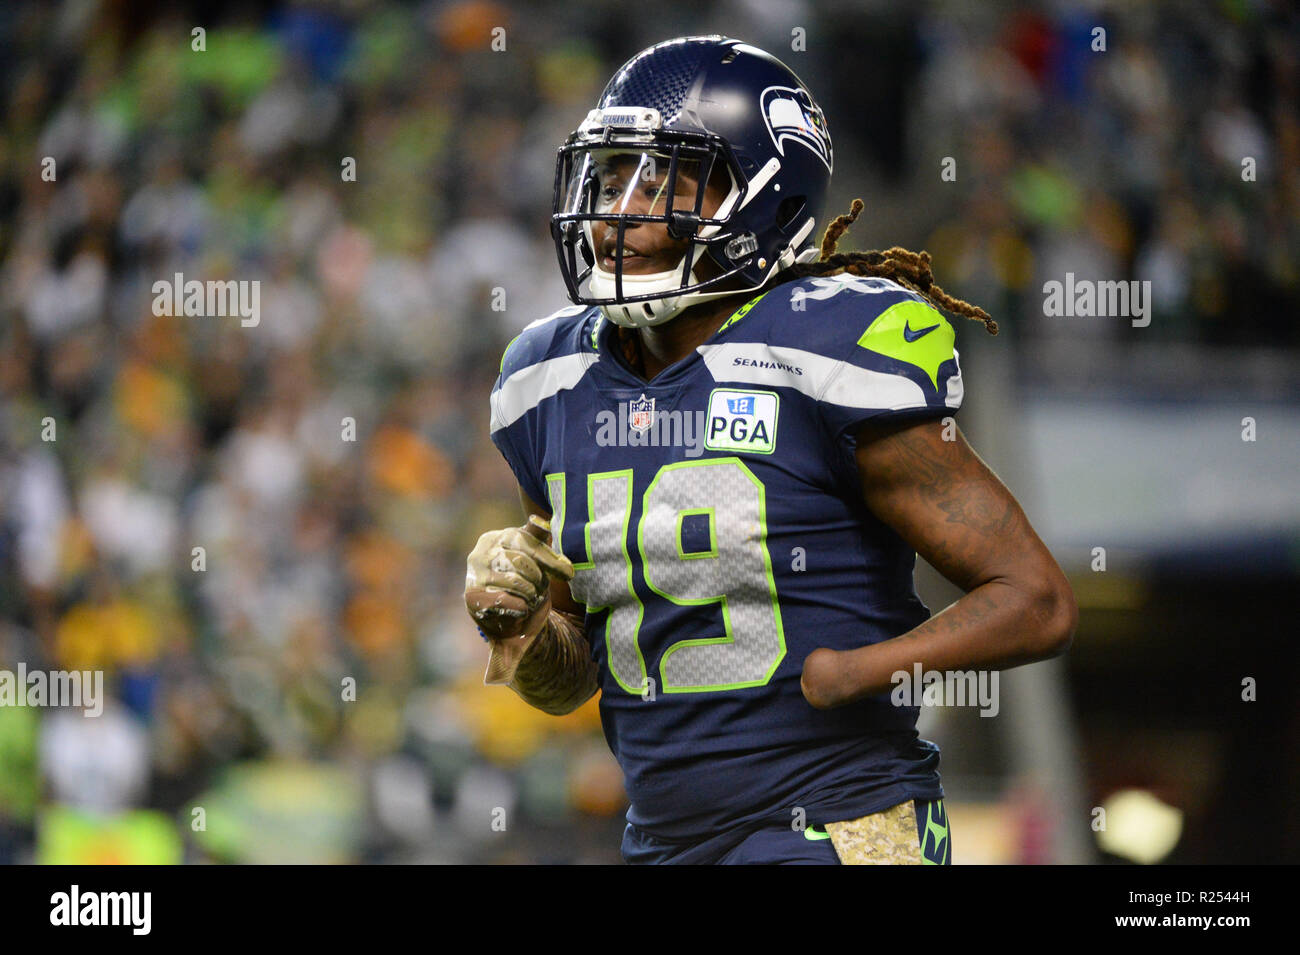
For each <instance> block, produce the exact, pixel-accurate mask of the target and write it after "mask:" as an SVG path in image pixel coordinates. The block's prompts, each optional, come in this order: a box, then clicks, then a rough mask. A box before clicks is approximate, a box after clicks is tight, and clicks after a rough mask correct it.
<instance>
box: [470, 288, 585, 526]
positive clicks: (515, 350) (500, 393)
mask: <svg viewBox="0 0 1300 955" xmlns="http://www.w3.org/2000/svg"><path fill="white" fill-rule="evenodd" d="M589 311H590V310H589V309H588V308H587V307H586V306H581V305H579V306H569V307H566V308H562V309H560V310H559V311H557V312H554V313H552V314H550V315H548V316H546V317H545V318H539V319H538V320H537V321H535V322H533V323H532V324H530V325H528V326H526V327H525V328H524V330H523V331H522V332H520V333H519V334H518V335H517V336H515V338H514V339H513V340H512V341H511V342H510V344H508V345H506V348H505V352H504V353H503V354H502V356H501V368H500V374H499V375H498V376H497V380H496V384H494V385H493V386H492V397H491V400H490V405H491V424H490V426H489V427H490V433H491V436H492V443H493V444H495V445H496V447H497V450H498V451H500V452H501V456H502V457H504V458H505V459H506V463H507V464H509V465H510V470H511V471H513V472H514V475H515V480H517V481H518V482H519V486H520V487H521V488H523V489H524V492H525V493H526V494H527V495H528V496H529V497H530V498H532V499H533V501H535V502H536V503H537V504H540V505H541V506H543V507H548V506H549V505H548V501H549V495H548V494H547V489H546V480H545V478H544V477H543V470H544V467H543V463H542V460H543V454H542V451H543V449H544V448H545V446H546V441H545V440H544V439H543V437H542V434H543V427H544V422H543V414H542V411H543V408H542V407H541V406H543V405H544V404H546V403H547V401H548V399H549V398H551V397H553V396H554V395H555V394H556V393H557V392H559V391H562V390H564V389H566V388H572V387H573V385H574V384H575V383H576V382H577V381H578V379H580V378H581V377H582V374H583V371H584V369H585V367H586V365H587V358H586V356H584V355H583V354H582V353H581V350H580V348H579V347H578V344H577V343H578V342H579V341H580V339H581V320H582V318H583V316H584V315H586V314H587V313H588V312H589Z"/></svg>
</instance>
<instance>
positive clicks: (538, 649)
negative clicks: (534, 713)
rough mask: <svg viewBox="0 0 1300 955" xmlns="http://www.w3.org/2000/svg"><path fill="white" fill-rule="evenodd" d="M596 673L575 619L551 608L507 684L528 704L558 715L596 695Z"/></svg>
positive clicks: (570, 710) (569, 710)
mask: <svg viewBox="0 0 1300 955" xmlns="http://www.w3.org/2000/svg"><path fill="white" fill-rule="evenodd" d="M597 672H598V667H597V665H596V661H595V660H593V659H592V658H591V647H590V645H589V644H588V643H587V640H586V637H584V636H583V633H582V625H581V623H580V622H579V621H578V618H577V617H575V616H573V615H572V614H567V613H562V612H560V611H558V610H552V611H551V612H550V614H549V615H548V616H547V618H546V625H545V626H544V627H543V628H542V632H541V633H539V634H538V635H537V639H536V640H534V641H533V642H532V645H531V646H530V647H529V648H528V649H527V651H525V653H524V655H523V657H522V658H521V659H520V661H519V668H518V669H517V670H516V671H515V676H514V679H513V680H511V681H510V683H509V686H510V689H512V690H514V691H515V692H516V693H517V694H519V696H520V698H521V699H522V700H523V701H524V702H525V703H528V704H529V705H530V706H535V707H537V709H539V710H542V711H543V712H545V713H551V714H552V715H555V716H560V715H563V714H565V713H571V712H573V711H574V710H576V709H577V708H578V707H579V706H581V705H582V704H583V703H586V702H587V701H588V700H589V699H591V698H592V696H594V695H595V693H596V690H597V689H598V687H599V683H598V680H597Z"/></svg>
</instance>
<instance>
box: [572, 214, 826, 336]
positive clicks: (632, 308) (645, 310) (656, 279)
mask: <svg viewBox="0 0 1300 955" xmlns="http://www.w3.org/2000/svg"><path fill="white" fill-rule="evenodd" d="M582 226H583V230H584V231H586V232H587V240H588V242H590V243H591V247H592V248H593V249H594V248H595V245H596V243H595V241H594V237H593V236H592V235H591V232H590V223H588V222H584V223H583V224H582ZM813 226H814V220H813V219H812V218H811V217H810V218H809V219H808V220H807V221H806V222H805V223H804V224H803V227H802V228H801V229H800V230H799V231H798V233H796V235H795V236H794V238H793V240H792V241H791V242H790V244H789V245H787V246H786V247H785V250H784V251H783V252H782V253H781V254H780V255H779V256H777V260H776V261H775V262H773V263H772V268H771V269H770V270H769V271H768V273H767V275H765V276H764V277H763V281H762V282H759V283H758V285H755V286H754V287H753V288H747V289H723V290H721V291H717V292H688V293H686V294H684V295H673V296H667V297H664V298H659V299H654V300H652V301H648V302H629V303H627V304H623V305H602V306H600V310H601V312H602V313H603V314H604V316H605V318H607V319H609V321H611V322H613V323H614V324H615V325H621V326H622V327H623V328H651V327H653V326H655V325H662V324H664V323H665V322H667V321H670V320H672V319H673V318H676V317H677V315H678V314H679V313H681V312H682V311H683V310H685V309H686V308H689V307H690V306H692V305H697V304H699V303H701V302H710V301H713V300H714V299H719V298H726V297H727V296H728V295H739V294H742V293H745V292H755V291H757V290H758V289H760V288H762V287H763V285H764V284H765V283H766V282H767V280H768V279H769V278H771V277H772V275H773V274H774V273H776V272H779V271H781V270H782V269H786V268H789V267H790V266H791V265H793V264H794V263H795V262H796V261H797V262H810V261H812V260H814V259H816V258H817V257H818V255H819V250H818V249H816V248H811V249H806V250H805V251H804V252H803V253H802V254H800V255H796V254H795V249H797V248H798V247H799V246H800V245H801V244H802V243H803V241H804V239H806V238H807V237H808V235H809V233H811V232H812V229H813ZM699 248H701V247H700V246H699V245H697V244H696V243H694V242H692V243H691V244H690V247H689V248H688V249H687V250H686V254H685V255H683V256H682V258H681V261H679V262H678V263H677V265H676V266H674V267H673V268H671V269H669V270H668V271H666V272H655V273H653V274H650V275H624V276H623V292H624V294H625V295H648V294H652V293H654V292H670V291H672V290H673V289H675V288H677V287H678V283H679V281H680V280H679V278H678V277H679V276H680V275H681V274H682V269H683V267H684V266H685V262H686V257H687V256H694V255H696V254H697V250H698V249H699ZM696 265H698V263H695V264H693V265H692V267H691V277H692V278H693V279H695V280H696V281H697V282H699V281H703V279H701V278H700V276H698V275H696V274H695V266H696ZM589 289H590V291H591V294H592V295H593V296H594V297H596V298H613V297H614V294H615V283H614V275H613V273H611V272H606V271H605V270H604V269H602V268H601V267H600V265H599V262H598V261H597V262H596V263H593V265H592V270H591V280H590V284H589Z"/></svg>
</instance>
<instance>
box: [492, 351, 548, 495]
mask: <svg viewBox="0 0 1300 955" xmlns="http://www.w3.org/2000/svg"><path fill="white" fill-rule="evenodd" d="M520 337H521V336H516V337H515V338H514V339H513V340H512V341H511V342H510V344H509V345H507V346H506V349H505V352H504V353H503V354H502V356H501V369H500V374H499V375H498V376H497V380H496V383H495V384H494V385H493V386H492V397H491V399H490V402H489V404H490V406H491V409H490V410H491V423H490V425H489V427H490V429H491V438H492V443H493V444H494V445H496V448H497V450H498V451H500V452H501V456H502V457H503V458H505V459H506V464H508V465H509V466H510V470H511V471H512V472H514V475H515V480H516V481H518V482H519V486H520V487H521V488H523V489H524V493H526V494H527V495H528V496H529V497H530V498H532V499H533V500H534V501H535V502H536V503H538V504H540V505H542V506H543V507H549V505H548V503H547V495H546V487H545V483H544V482H543V481H542V480H541V476H540V474H539V473H538V470H537V467H536V465H535V464H533V462H534V461H535V456H534V454H533V440H532V435H531V433H530V431H529V421H528V420H527V417H526V416H523V415H518V416H516V415H515V414H513V412H512V411H511V410H510V409H509V408H507V407H506V402H507V401H508V400H509V392H508V391H506V390H504V386H505V385H506V382H507V381H508V380H509V379H510V378H511V377H512V376H513V375H516V374H519V373H522V372H525V371H526V368H527V366H526V364H524V363H523V362H522V361H521V360H520V358H521V356H520V355H519V354H518V353H520V352H523V351H524V350H525V349H524V348H517V347H516V346H517V345H518V344H519V338H520ZM512 350H513V351H515V352H516V355H515V357H514V358H513V359H512V357H511V352H512Z"/></svg>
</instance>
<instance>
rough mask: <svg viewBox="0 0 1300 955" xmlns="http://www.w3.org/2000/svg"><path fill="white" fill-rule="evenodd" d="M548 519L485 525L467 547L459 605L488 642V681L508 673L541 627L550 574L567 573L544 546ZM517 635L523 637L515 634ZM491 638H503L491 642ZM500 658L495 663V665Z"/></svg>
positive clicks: (565, 564)
mask: <svg viewBox="0 0 1300 955" xmlns="http://www.w3.org/2000/svg"><path fill="white" fill-rule="evenodd" d="M550 536H551V525H550V522H549V521H547V520H545V519H544V518H541V517H538V516H537V515H536V514H530V515H529V517H528V523H527V524H525V525H524V526H523V527H507V528H505V529H503V530H499V531H488V532H487V533H486V534H484V535H482V536H481V537H480V538H479V539H478V543H477V544H475V545H474V549H473V550H472V551H471V552H470V555H469V560H468V561H467V567H466V573H465V607H466V609H468V610H469V615H470V616H471V617H472V618H473V619H474V622H475V623H476V624H477V625H478V628H479V630H480V631H482V633H483V634H484V635H485V636H486V637H487V638H488V639H489V640H491V641H492V642H493V643H494V647H493V654H492V656H493V661H494V667H493V669H494V670H498V672H496V673H493V672H491V671H490V672H489V682H494V683H495V682H508V679H506V680H500V679H494V678H493V677H498V678H499V677H500V676H504V675H505V674H506V673H507V672H508V673H509V674H510V675H511V676H513V672H514V668H515V666H517V665H518V661H519V658H521V657H522V656H523V654H524V652H525V651H526V650H527V649H528V645H529V644H530V643H531V642H532V640H533V638H535V637H536V636H537V634H538V633H540V632H541V630H542V627H543V626H544V625H545V624H546V619H547V615H548V614H549V613H550V610H551V588H550V578H551V577H558V578H560V579H561V580H566V581H567V580H572V579H573V564H572V562H570V560H569V559H568V558H567V557H565V556H564V555H563V554H559V553H556V552H555V551H554V550H552V549H551V548H550V546H549V540H550ZM516 638H523V639H516ZM497 641H507V642H506V643H503V644H502V645H500V646H497V645H496V644H497ZM498 660H500V663H501V666H502V667H504V668H505V669H499V668H498V667H497V666H495V664H496V662H497V661H498Z"/></svg>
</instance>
